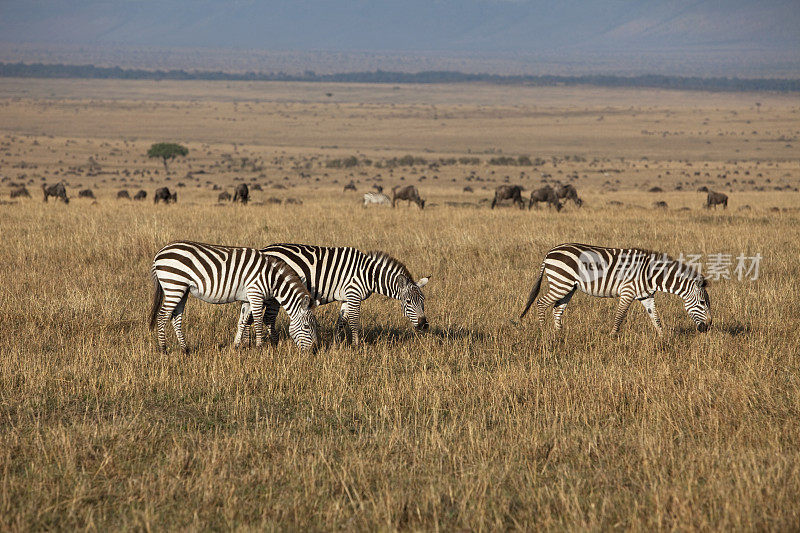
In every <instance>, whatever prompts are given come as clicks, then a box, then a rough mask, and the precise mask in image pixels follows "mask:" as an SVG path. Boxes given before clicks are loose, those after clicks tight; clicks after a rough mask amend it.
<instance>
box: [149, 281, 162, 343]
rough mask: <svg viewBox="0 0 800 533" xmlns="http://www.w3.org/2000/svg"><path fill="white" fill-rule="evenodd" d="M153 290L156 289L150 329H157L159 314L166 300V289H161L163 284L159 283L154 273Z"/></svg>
mask: <svg viewBox="0 0 800 533" xmlns="http://www.w3.org/2000/svg"><path fill="white" fill-rule="evenodd" d="M153 288H154V289H155V291H154V293H153V306H152V307H151V308H150V329H151V330H152V329H153V328H155V327H156V319H157V318H158V312H159V311H161V301H162V300H163V299H164V289H162V288H161V284H160V283H159V282H158V278H157V277H156V273H155V272H153Z"/></svg>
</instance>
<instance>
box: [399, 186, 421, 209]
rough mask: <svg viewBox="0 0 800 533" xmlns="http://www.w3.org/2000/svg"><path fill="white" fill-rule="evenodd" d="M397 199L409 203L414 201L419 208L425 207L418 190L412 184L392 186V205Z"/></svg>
mask: <svg viewBox="0 0 800 533" xmlns="http://www.w3.org/2000/svg"><path fill="white" fill-rule="evenodd" d="M397 200H406V201H408V204H409V205H411V202H414V203H415V204H417V205H418V206H419V208H420V209H425V200H423V199H422V198H420V196H419V191H418V190H417V187H416V186H414V185H406V186H405V187H402V188H401V187H400V186H399V185H395V186H394V187H392V207H394V206H395V205H396V203H397Z"/></svg>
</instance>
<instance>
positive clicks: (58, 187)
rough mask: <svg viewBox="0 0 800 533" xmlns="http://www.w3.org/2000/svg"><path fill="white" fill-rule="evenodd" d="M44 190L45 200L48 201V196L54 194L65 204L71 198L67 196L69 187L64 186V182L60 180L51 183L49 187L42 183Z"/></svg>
mask: <svg viewBox="0 0 800 533" xmlns="http://www.w3.org/2000/svg"><path fill="white" fill-rule="evenodd" d="M42 192H44V201H45V202H46V201H47V197H48V196H52V197H53V198H59V199H60V200H61V201H63V202H64V203H65V204H68V203H69V198H67V188H66V187H64V182H58V183H56V184H55V185H50V186H49V187H48V186H46V185H45V184H44V183H42Z"/></svg>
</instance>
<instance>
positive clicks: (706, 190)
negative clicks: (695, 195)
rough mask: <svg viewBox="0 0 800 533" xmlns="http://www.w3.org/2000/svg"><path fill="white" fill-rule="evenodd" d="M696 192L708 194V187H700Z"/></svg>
mask: <svg viewBox="0 0 800 533" xmlns="http://www.w3.org/2000/svg"><path fill="white" fill-rule="evenodd" d="M697 192H708V187H706V186H705V185H703V186H702V187H698V189H697Z"/></svg>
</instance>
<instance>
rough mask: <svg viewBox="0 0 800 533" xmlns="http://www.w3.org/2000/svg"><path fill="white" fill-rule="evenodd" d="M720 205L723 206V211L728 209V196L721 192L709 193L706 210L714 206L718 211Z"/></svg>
mask: <svg viewBox="0 0 800 533" xmlns="http://www.w3.org/2000/svg"><path fill="white" fill-rule="evenodd" d="M719 204H722V208H723V209H727V208H728V195H727V194H723V193H721V192H714V191H708V197H707V198H706V209H710V208H711V206H712V205H713V206H714V209H716V208H717V205H719Z"/></svg>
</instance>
